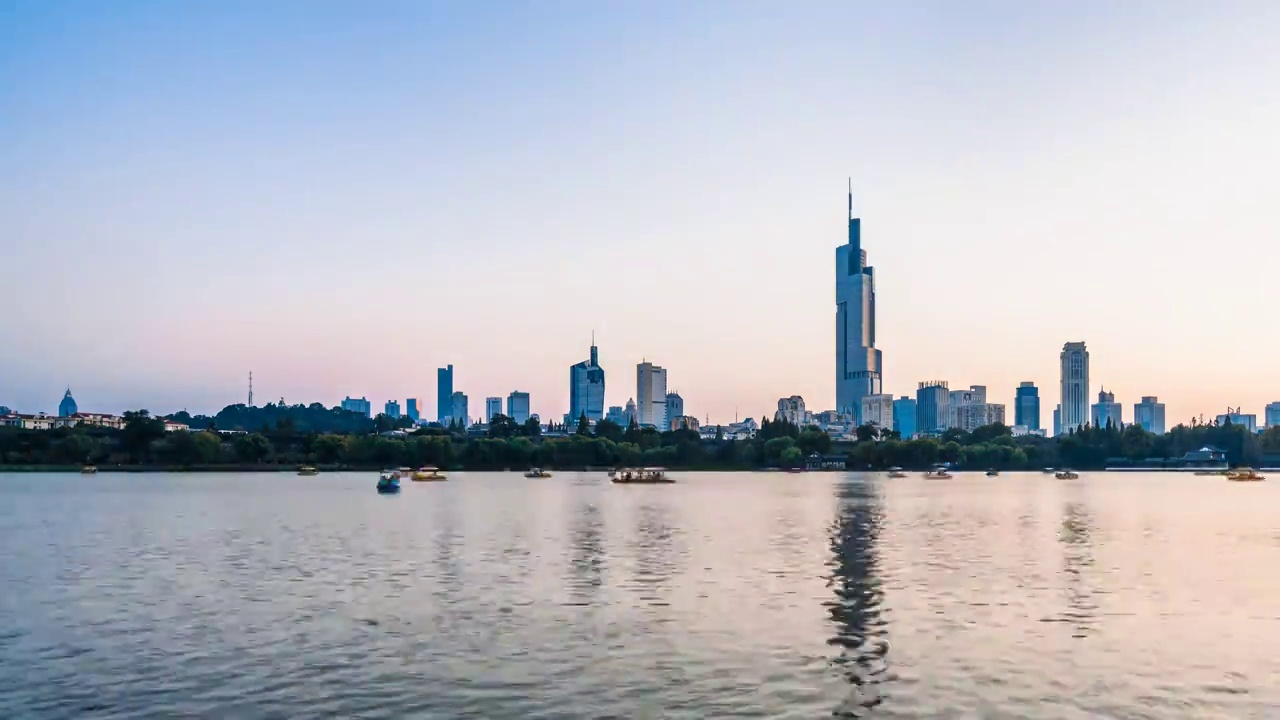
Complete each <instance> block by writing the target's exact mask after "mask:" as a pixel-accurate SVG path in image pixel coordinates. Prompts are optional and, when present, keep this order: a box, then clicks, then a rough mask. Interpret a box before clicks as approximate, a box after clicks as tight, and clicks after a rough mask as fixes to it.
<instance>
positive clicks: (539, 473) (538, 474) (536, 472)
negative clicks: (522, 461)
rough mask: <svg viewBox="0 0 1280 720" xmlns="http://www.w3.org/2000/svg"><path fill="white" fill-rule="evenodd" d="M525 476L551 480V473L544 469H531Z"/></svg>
mask: <svg viewBox="0 0 1280 720" xmlns="http://www.w3.org/2000/svg"><path fill="white" fill-rule="evenodd" d="M524 476H525V477H527V478H549V477H551V473H549V472H547V471H546V470H543V469H542V468H529V469H528V470H526V471H525V472H524Z"/></svg>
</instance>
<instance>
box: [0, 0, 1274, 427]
mask: <svg viewBox="0 0 1280 720" xmlns="http://www.w3.org/2000/svg"><path fill="white" fill-rule="evenodd" d="M1275 37H1280V4H1278V3H1274V2H1268V1H1266V0H1260V1H1258V2H1246V1H1243V0H1242V1H1230V0H1228V1H1224V2H1216V3H1205V2H1180V1H1175V0H1163V1H1148V0H1132V1H1130V2H1124V3H1118V2H1111V1H1103V0H1080V1H1076V2H1065V1H1063V2H1057V1H1051V2H1037V3H1025V2H1019V1H1015V0H1008V1H1007V2H989V1H988V2H983V1H978V2H969V3H953V2H947V1H945V0H939V1H937V2H926V1H916V2H901V3H898V2H894V3H887V2H886V3H869V2H825V1H822V0H811V1H808V2H796V3H778V2H769V1H755V0H735V1H734V2H729V1H728V0H723V1H721V2H704V1H697V0H680V1H671V2H668V1H652V2H613V3H588V2H581V1H577V2H563V1H556V0H540V1H537V2H534V1H532V0H530V1H528V2H491V3H471V2H464V1H462V0H457V1H451V2H431V1H427V0H423V1H418V0H404V1H398V0H383V1H382V2H378V3H358V2H354V1H350V0H348V1H346V2H335V1H332V0H297V1H286V0H268V1H266V2H263V1H261V0H224V1H223V2H219V3H167V2H160V1H159V0H148V1H138V0H116V1H115V2H111V3H101V2H95V1H90V0H64V1H63V2H58V3H50V2H43V1H42V0H0V283H2V284H3V286H4V287H5V288H6V289H7V290H8V299H9V303H8V306H7V308H6V310H5V311H3V312H0V405H7V406H10V407H12V408H14V409H15V410H19V411H23V412H36V411H48V412H52V411H55V410H56V408H57V403H58V401H59V399H60V398H61V396H62V392H63V390H64V389H65V388H66V387H68V386H69V387H71V388H72V390H73V392H74V393H75V396H76V398H77V400H78V401H79V404H80V407H81V409H83V410H91V411H103V412H121V411H123V410H126V409H132V408H147V409H150V410H152V411H153V412H160V413H168V412H172V411H176V410H179V409H188V410H190V411H191V412H216V411H217V410H218V409H220V408H221V407H223V406H224V405H228V404H232V403H236V402H243V401H244V400H245V396H246V391H247V376H248V374H249V372H250V371H252V372H253V376H254V390H255V399H256V400H257V402H258V403H259V404H262V403H265V402H267V401H270V400H278V399H279V398H284V400H285V401H286V402H289V403H296V402H306V403H310V402H313V401H318V402H323V403H325V404H326V405H336V404H337V403H338V402H339V401H340V400H341V399H342V398H343V397H344V396H347V395H351V396H356V397H358V396H364V397H367V398H369V400H370V401H372V402H373V403H374V407H375V408H380V407H381V406H382V403H383V402H384V401H385V400H387V399H389V398H399V399H400V400H401V402H402V403H403V400H404V398H406V397H417V398H419V399H420V402H421V403H422V405H423V406H424V407H425V408H427V409H428V410H427V413H428V414H430V409H433V408H434V407H435V394H436V393H435V381H436V372H435V371H436V368H437V367H439V366H442V365H445V364H448V363H452V364H453V365H454V367H455V386H456V388H457V389H460V390H462V391H464V392H466V393H468V395H469V396H470V398H471V406H472V408H482V407H483V398H484V397H485V396H489V395H499V396H503V397H505V396H506V395H507V394H508V393H509V392H511V391H512V390H516V389H519V390H524V391H527V392H529V393H530V394H531V398H532V409H533V411H534V412H537V413H540V414H541V415H542V416H543V417H544V418H549V417H551V418H558V417H559V416H560V415H561V414H562V413H564V412H565V411H567V409H568V395H569V389H568V373H569V370H568V368H569V365H571V364H572V363H574V362H578V361H580V360H583V359H585V358H586V356H587V353H588V346H589V345H590V341H591V334H592V332H594V333H595V337H596V341H597V344H598V346H599V348H600V361H601V364H602V365H603V366H604V368H605V370H606V373H607V387H606V402H607V404H609V405H621V404H623V403H625V402H626V400H627V399H628V398H630V397H633V396H634V395H635V384H636V373H635V365H636V364H637V363H639V362H640V361H641V360H645V359H647V360H649V361H651V362H655V363H657V364H660V365H662V366H664V367H666V368H667V369H668V373H669V376H668V377H669V389H671V390H675V391H678V392H680V394H681V395H682V396H683V397H684V399H685V407H686V409H687V411H688V412H689V413H690V414H693V415H696V416H698V417H699V418H706V417H708V416H709V417H710V419H711V420H712V421H713V422H717V421H728V420H732V419H733V418H734V417H735V416H739V417H745V416H747V415H751V416H756V417H759V416H762V415H765V414H770V415H771V414H772V411H773V410H774V409H775V408H776V403H777V399H778V398H779V397H783V396H789V395H795V394H798V395H801V396H803V397H804V398H805V400H806V403H807V405H808V407H809V408H810V409H811V410H823V409H827V408H830V407H832V406H833V405H834V399H835V398H834V394H835V377H834V375H835V369H834V367H835V307H834V299H835V287H834V281H835V268H834V263H835V248H836V247H837V246H838V245H839V244H841V243H842V242H844V240H845V231H846V223H845V213H846V197H845V194H846V187H847V183H849V182H851V183H852V186H853V191H854V209H855V214H857V215H858V216H860V217H861V218H862V228H863V231H862V232H863V247H864V248H865V249H866V250H867V253H868V259H869V262H870V264H871V265H873V266H874V267H875V268H876V281H877V309H878V312H879V317H878V322H877V332H878V338H877V340H878V343H877V344H878V346H879V347H880V348H881V349H882V350H883V352H884V388H885V391H886V392H892V393H894V394H898V395H902V394H913V393H914V390H915V387H916V385H917V383H919V382H920V381H925V380H946V381H948V382H949V383H950V385H951V387H952V388H956V387H967V386H969V385H974V384H981V385H986V386H987V387H988V394H989V398H990V400H991V401H992V402H1005V403H1007V404H1008V406H1009V407H1008V412H1009V413H1010V417H1011V416H1012V412H1013V407H1012V402H1013V393H1014V388H1015V387H1016V386H1017V384H1018V383H1019V382H1020V381H1025V380H1030V381H1034V382H1036V383H1037V384H1038V385H1039V386H1040V387H1041V397H1042V400H1041V402H1042V423H1043V424H1045V425H1048V424H1049V423H1050V421H1051V413H1052V409H1053V406H1054V404H1055V403H1056V402H1057V399H1058V396H1059V390H1058V355H1059V352H1060V351H1061V348H1062V345H1063V343H1065V342H1068V341H1085V342H1087V343H1088V347H1089V351H1090V354H1091V376H1092V377H1091V379H1092V392H1093V393H1095V394H1096V393H1097V391H1098V390H1099V389H1100V388H1102V387H1105V388H1106V389H1107V390H1109V391H1112V392H1114V393H1115V395H1116V399H1117V400H1118V401H1120V402H1122V403H1124V405H1125V410H1124V417H1125V419H1126V420H1128V419H1130V418H1131V417H1132V403H1134V402H1137V401H1138V399H1139V396H1141V395H1157V396H1159V397H1160V399H1161V400H1162V401H1164V402H1165V403H1166V405H1167V412H1168V417H1169V424H1170V425H1173V424H1174V423H1175V422H1179V421H1184V420H1186V419H1189V418H1190V417H1191V416H1193V415H1199V414H1202V413H1203V414H1205V415H1212V414H1215V413H1218V412H1222V411H1224V410H1225V409H1226V408H1227V406H1232V407H1234V406H1243V408H1244V410H1245V411H1246V412H1254V413H1257V414H1258V415H1259V419H1260V420H1261V414H1262V406H1263V405H1264V404H1265V403H1267V402H1270V401H1274V400H1280V372H1277V369H1276V368H1277V367H1278V365H1277V360H1276V358H1278V357H1280V335H1277V334H1276V333H1275V332H1274V331H1273V327H1272V323H1271V322H1270V321H1271V319H1272V316H1273V315H1274V313H1275V308H1276V307H1277V304H1276V302H1275V297H1276V287H1277V286H1276V280H1275V278H1276V269H1277V268H1278V267H1280V249H1278V248H1280V242H1277V241H1278V240H1280V215H1278V214H1277V213H1276V212H1275V204H1276V197H1277V181H1276V168H1277V167H1280V133H1277V132H1276V131H1275V128H1277V127H1280V45H1277V44H1276V43H1275V42H1274V38H1275ZM477 413H478V411H477V410H473V412H472V414H473V415H474V414H477Z"/></svg>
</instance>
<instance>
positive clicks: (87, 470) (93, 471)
mask: <svg viewBox="0 0 1280 720" xmlns="http://www.w3.org/2000/svg"><path fill="white" fill-rule="evenodd" d="M80 474H81V475H97V474H98V468H96V467H94V466H92V465H85V466H84V467H82V468H80Z"/></svg>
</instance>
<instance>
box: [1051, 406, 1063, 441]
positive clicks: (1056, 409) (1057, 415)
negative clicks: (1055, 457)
mask: <svg viewBox="0 0 1280 720" xmlns="http://www.w3.org/2000/svg"><path fill="white" fill-rule="evenodd" d="M1061 434H1062V406H1061V405H1054V406H1053V436H1054V437H1057V436H1059V435H1061Z"/></svg>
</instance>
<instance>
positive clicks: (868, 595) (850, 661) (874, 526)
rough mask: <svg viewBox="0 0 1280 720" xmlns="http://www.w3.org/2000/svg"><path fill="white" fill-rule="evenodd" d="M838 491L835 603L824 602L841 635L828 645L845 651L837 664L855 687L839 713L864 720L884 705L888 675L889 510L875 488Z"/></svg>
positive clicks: (833, 578)
mask: <svg viewBox="0 0 1280 720" xmlns="http://www.w3.org/2000/svg"><path fill="white" fill-rule="evenodd" d="M836 491H837V498H838V500H839V503H838V505H837V509H836V518H835V522H834V523H833V524H832V526H831V560H830V561H829V562H828V565H829V566H830V567H831V571H832V572H831V576H830V578H829V582H828V586H829V587H831V588H832V589H833V591H834V594H835V598H834V599H833V600H830V601H828V602H826V603H824V605H825V606H826V607H827V610H828V612H829V613H830V615H831V620H832V622H833V623H834V624H835V634H834V635H832V637H831V638H830V639H829V640H828V641H827V644H828V645H831V646H836V647H839V648H840V653H839V655H838V656H836V657H835V658H834V659H833V660H832V663H833V664H834V665H835V666H836V668H837V669H838V670H839V671H840V673H841V674H842V675H843V676H844V678H845V680H847V681H848V682H849V684H851V685H852V686H853V689H852V691H851V693H850V695H849V697H848V698H847V699H846V700H845V702H844V703H842V705H841V707H840V708H838V709H837V710H836V712H835V714H836V715H837V716H841V717H860V716H861V715H862V714H864V713H865V712H866V711H867V710H868V709H869V708H873V707H875V706H877V705H879V704H880V702H881V701H882V699H883V698H882V697H881V693H880V688H879V685H880V683H881V682H883V681H884V679H885V676H886V673H887V670H888V660H887V656H888V651H889V642H888V628H887V622H886V621H885V619H884V618H883V617H882V616H881V613H882V612H883V601H884V592H883V589H882V587H881V578H880V576H879V570H880V568H879V558H878V556H877V552H876V542H877V540H878V538H879V535H880V531H881V528H882V525H883V511H882V508H881V505H880V502H881V500H880V497H879V495H878V494H877V491H876V488H875V486H873V485H870V484H866V483H842V484H839V485H837V486H836Z"/></svg>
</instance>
